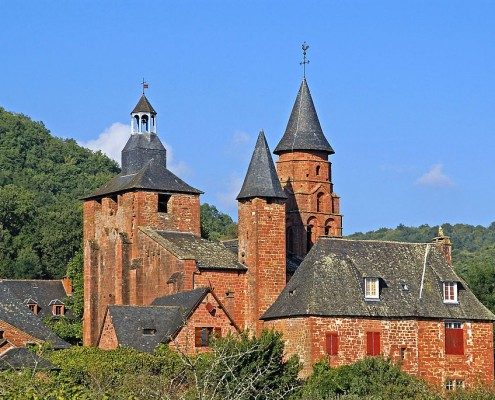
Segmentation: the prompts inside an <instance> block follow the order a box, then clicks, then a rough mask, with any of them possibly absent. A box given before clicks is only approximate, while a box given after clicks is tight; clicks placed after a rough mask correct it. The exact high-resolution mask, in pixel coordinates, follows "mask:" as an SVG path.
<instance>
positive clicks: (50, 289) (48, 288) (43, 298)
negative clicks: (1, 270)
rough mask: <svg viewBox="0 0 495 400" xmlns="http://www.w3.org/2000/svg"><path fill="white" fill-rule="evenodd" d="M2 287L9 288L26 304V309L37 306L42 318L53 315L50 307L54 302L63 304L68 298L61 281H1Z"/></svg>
mask: <svg viewBox="0 0 495 400" xmlns="http://www.w3.org/2000/svg"><path fill="white" fill-rule="evenodd" d="M0 286H5V287H7V288H8V289H9V291H10V293H12V294H13V295H14V296H15V297H16V298H17V299H18V300H20V302H21V303H24V304H26V309H27V304H37V305H38V306H39V311H38V316H39V317H41V318H44V317H46V316H51V315H52V310H51V307H50V305H51V304H52V303H51V302H52V301H53V300H59V301H60V304H63V301H64V300H65V299H66V298H67V294H66V293H65V289H64V285H63V284H62V281H61V280H43V279H0Z"/></svg>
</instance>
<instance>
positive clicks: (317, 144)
mask: <svg viewBox="0 0 495 400" xmlns="http://www.w3.org/2000/svg"><path fill="white" fill-rule="evenodd" d="M293 150H317V151H323V152H326V153H328V154H333V153H334V151H333V149H332V146H330V144H329V143H328V140H327V139H326V137H325V135H324V134H323V130H322V129H321V125H320V121H319V119H318V115H317V114H316V109H315V105H314V103H313V99H312V97H311V93H310V91H309V87H308V83H307V82H306V79H303V81H302V83H301V86H300V87H299V92H298V93H297V97H296V101H295V103H294V107H293V108H292V112H291V114H290V117H289V122H288V124H287V128H286V129H285V133H284V136H283V137H282V139H281V140H280V142H279V143H278V145H277V147H276V148H275V151H274V153H275V154H281V153H282V152H284V151H293Z"/></svg>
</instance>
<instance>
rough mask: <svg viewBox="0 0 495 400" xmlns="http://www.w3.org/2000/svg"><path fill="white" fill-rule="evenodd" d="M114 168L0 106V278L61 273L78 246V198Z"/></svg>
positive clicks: (102, 158) (98, 155) (111, 163)
mask: <svg viewBox="0 0 495 400" xmlns="http://www.w3.org/2000/svg"><path fill="white" fill-rule="evenodd" d="M118 172H119V168H118V165H117V164H116V163H115V162H114V161H112V160H110V159H109V158H108V157H106V156H105V155H103V154H102V153H100V152H97V153H95V152H92V151H91V150H88V149H85V148H82V147H80V146H78V145H77V143H76V142H75V141H74V140H73V139H59V138H55V137H53V136H52V135H51V134H50V132H49V131H48V130H47V129H46V128H45V126H44V125H43V123H41V122H34V121H32V120H31V119H29V118H28V117H26V116H24V115H21V114H14V113H10V112H7V111H5V110H4V109H3V108H0V277H3V278H56V277H61V276H63V275H64V274H65V268H66V265H67V262H68V261H69V260H70V259H71V257H72V256H73V255H74V254H75V252H76V251H77V250H78V249H79V248H80V247H81V241H82V208H81V201H80V200H79V199H80V198H81V197H82V196H83V195H84V194H87V193H88V191H90V190H93V189H95V188H96V187H98V186H99V185H101V184H102V183H103V182H105V181H106V180H108V179H109V178H110V177H111V176H113V175H115V174H116V173H118Z"/></svg>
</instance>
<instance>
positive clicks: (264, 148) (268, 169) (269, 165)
mask: <svg viewBox="0 0 495 400" xmlns="http://www.w3.org/2000/svg"><path fill="white" fill-rule="evenodd" d="M253 197H263V198H279V199H286V198H287V196H286V195H285V192H284V191H283V189H282V186H281V185H280V181H279V180H278V176H277V172H276V171H275V164H273V159H272V155H271V154H270V149H269V148H268V143H267V142H266V138H265V134H264V132H263V131H261V132H260V134H259V135H258V140H257V141H256V146H255V148H254V152H253V156H252V157H251V162H250V163H249V168H248V171H247V173H246V177H245V178H244V183H243V184H242V189H241V191H240V192H239V195H238V196H237V200H243V199H249V198H253Z"/></svg>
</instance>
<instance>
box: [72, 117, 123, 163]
mask: <svg viewBox="0 0 495 400" xmlns="http://www.w3.org/2000/svg"><path fill="white" fill-rule="evenodd" d="M130 131H131V127H130V126H129V125H125V124H122V123H120V122H115V123H113V124H112V125H110V127H109V128H107V129H105V130H104V131H103V132H101V133H100V134H99V135H98V137H97V138H96V139H92V140H89V141H87V142H80V143H79V144H80V145H81V146H84V147H87V148H88V149H91V150H94V151H97V150H100V151H101V152H102V153H105V154H106V155H107V156H108V157H110V158H111V159H113V160H115V161H117V162H118V163H119V164H120V152H121V151H122V149H123V148H124V146H125V144H126V143H127V139H129V132H130Z"/></svg>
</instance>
